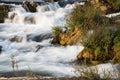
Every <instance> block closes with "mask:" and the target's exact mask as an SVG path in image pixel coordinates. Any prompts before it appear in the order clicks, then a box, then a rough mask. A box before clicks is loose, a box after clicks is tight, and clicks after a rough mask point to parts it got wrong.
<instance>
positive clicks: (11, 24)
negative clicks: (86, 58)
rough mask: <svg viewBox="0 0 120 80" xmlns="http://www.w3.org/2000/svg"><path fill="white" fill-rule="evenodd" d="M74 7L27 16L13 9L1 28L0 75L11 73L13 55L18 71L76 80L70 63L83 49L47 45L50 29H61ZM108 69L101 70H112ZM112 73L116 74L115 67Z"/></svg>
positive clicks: (54, 7)
mask: <svg viewBox="0 0 120 80" xmlns="http://www.w3.org/2000/svg"><path fill="white" fill-rule="evenodd" d="M73 7H74V4H68V5H66V6H65V7H64V8H62V7H60V6H59V5H58V4H57V3H49V4H48V5H42V6H38V7H37V11H38V12H35V13H31V12H26V11H25V9H24V8H23V7H22V6H21V5H14V7H13V8H12V10H11V11H10V12H9V15H8V18H7V19H6V20H5V23H3V24H0V46H2V54H1V55H0V73H3V72H9V71H11V72H12V67H11V55H13V56H14V59H15V60H16V62H17V64H18V67H19V68H18V70H19V71H21V70H28V66H29V67H30V68H31V70H32V71H36V72H39V73H40V72H42V73H44V74H46V75H48V74H49V75H52V76H57V77H63V76H75V75H76V74H75V72H74V70H75V68H74V67H73V65H72V61H74V60H76V59H77V57H76V56H77V54H78V53H79V52H80V51H81V50H82V49H83V47H82V46H75V45H73V46H69V45H68V46H66V47H63V46H55V45H52V44H51V43H50V41H51V39H52V36H51V31H52V27H53V26H64V25H65V23H66V21H65V17H66V15H68V14H69V13H70V12H71V11H72V9H73ZM46 36H48V37H46ZM41 38H42V39H41ZM36 39H37V40H39V41H37V40H36ZM15 65H16V64H15ZM101 66H102V65H101ZM101 66H98V67H99V68H98V69H100V70H99V73H100V74H103V73H101ZM103 66H107V64H106V65H103ZM108 66H109V65H108ZM108 66H107V67H105V68H104V69H106V68H110V69H112V67H111V66H110V67H108ZM113 69H115V70H116V66H114V68H113ZM109 71H111V70H109ZM113 75H114V74H113Z"/></svg>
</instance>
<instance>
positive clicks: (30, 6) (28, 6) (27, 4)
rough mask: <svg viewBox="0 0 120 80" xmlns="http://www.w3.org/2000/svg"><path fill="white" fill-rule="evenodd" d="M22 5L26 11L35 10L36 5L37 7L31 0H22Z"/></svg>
mask: <svg viewBox="0 0 120 80" xmlns="http://www.w3.org/2000/svg"><path fill="white" fill-rule="evenodd" d="M22 6H23V7H24V8H25V9H26V11H28V12H36V11H37V10H36V7H37V4H36V3H34V2H33V1H30V2H28V1H23V3H22Z"/></svg>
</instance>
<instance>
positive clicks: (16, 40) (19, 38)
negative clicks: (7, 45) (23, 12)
mask: <svg viewBox="0 0 120 80" xmlns="http://www.w3.org/2000/svg"><path fill="white" fill-rule="evenodd" d="M22 40H23V37H21V36H14V37H12V38H10V39H9V41H11V42H22Z"/></svg>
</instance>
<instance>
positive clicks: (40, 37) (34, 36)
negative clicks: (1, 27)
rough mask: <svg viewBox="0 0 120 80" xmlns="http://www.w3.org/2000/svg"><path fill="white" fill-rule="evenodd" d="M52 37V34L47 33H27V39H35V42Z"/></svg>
mask: <svg viewBox="0 0 120 80" xmlns="http://www.w3.org/2000/svg"><path fill="white" fill-rule="evenodd" d="M49 38H52V34H50V33H47V34H29V35H27V40H28V41H30V40H32V41H36V42H41V41H43V40H45V39H49Z"/></svg>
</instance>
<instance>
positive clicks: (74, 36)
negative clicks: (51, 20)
mask: <svg viewBox="0 0 120 80" xmlns="http://www.w3.org/2000/svg"><path fill="white" fill-rule="evenodd" d="M80 36H81V32H80V30H79V28H78V27H75V28H74V30H73V31H72V32H70V33H65V32H63V33H60V34H59V35H58V36H56V37H54V38H53V40H52V43H58V44H60V45H63V46H65V45H71V44H76V43H77V40H78V39H79V38H80Z"/></svg>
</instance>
